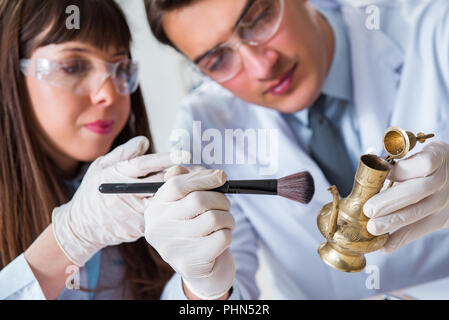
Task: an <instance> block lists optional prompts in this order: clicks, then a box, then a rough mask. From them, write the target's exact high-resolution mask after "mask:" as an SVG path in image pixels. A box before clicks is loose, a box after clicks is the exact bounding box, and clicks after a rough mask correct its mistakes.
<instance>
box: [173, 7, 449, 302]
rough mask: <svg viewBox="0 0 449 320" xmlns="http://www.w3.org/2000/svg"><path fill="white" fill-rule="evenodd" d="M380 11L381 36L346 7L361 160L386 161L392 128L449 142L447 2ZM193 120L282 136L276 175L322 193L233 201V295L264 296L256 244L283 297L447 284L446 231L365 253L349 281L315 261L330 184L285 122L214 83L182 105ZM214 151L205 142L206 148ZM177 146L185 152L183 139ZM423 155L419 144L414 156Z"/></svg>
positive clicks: (233, 174) (352, 295)
mask: <svg viewBox="0 0 449 320" xmlns="http://www.w3.org/2000/svg"><path fill="white" fill-rule="evenodd" d="M376 2H378V1H376ZM377 6H378V8H379V9H380V18H381V29H380V30H369V29H367V28H366V26H365V23H366V20H367V14H366V12H365V11H364V8H363V7H362V8H354V7H351V6H343V7H342V8H341V10H342V14H343V17H344V20H345V23H346V25H347V29H348V34H349V38H350V45H351V55H352V58H351V61H352V72H353V87H354V104H355V109H356V110H355V112H356V114H357V119H358V122H359V130H360V138H361V145H362V149H363V152H367V151H368V150H369V151H370V152H372V153H376V154H378V155H381V154H382V152H383V146H382V136H383V134H384V132H385V130H386V129H387V128H388V127H389V126H391V125H397V126H400V127H402V128H404V129H406V130H409V131H412V132H414V133H418V132H425V133H435V135H436V138H437V139H440V140H443V141H445V142H449V126H448V123H449V122H448V111H449V1H447V0H409V1H388V2H384V3H383V4H377ZM193 120H200V121H201V127H202V128H201V129H202V130H203V131H205V130H206V129H208V128H209V129H210V128H214V129H218V130H219V131H220V132H221V133H222V134H223V137H224V136H225V134H224V130H225V129H234V128H241V129H243V130H246V129H256V130H257V129H259V128H260V129H276V130H278V133H279V140H278V141H279V150H278V156H279V158H278V160H279V170H278V171H277V172H276V173H275V174H273V176H272V177H273V178H279V177H282V176H286V175H288V174H291V173H295V172H298V171H302V170H304V169H307V170H308V171H310V172H311V174H312V175H313V177H314V179H315V187H316V193H315V196H314V198H313V200H312V201H311V203H310V204H308V205H301V204H298V203H295V202H293V201H290V200H286V199H283V198H280V197H277V196H253V195H237V196H230V198H231V200H232V213H233V214H234V217H235V219H236V229H235V232H234V239H233V243H232V248H231V249H232V252H233V255H234V258H235V260H236V264H237V276H236V283H235V285H234V290H237V291H239V294H240V295H241V297H242V298H253V299H254V298H257V295H258V289H257V287H256V284H255V272H256V271H257V267H258V262H257V253H256V252H257V248H258V245H259V244H260V245H261V246H262V248H263V249H264V253H265V257H266V258H267V259H268V261H269V265H270V270H271V271H272V277H273V283H274V286H275V289H276V290H277V292H275V293H273V294H274V296H275V297H277V298H286V299H303V298H307V299H335V298H337V299H359V298H364V297H368V296H374V295H378V294H379V293H383V292H388V291H392V290H398V289H403V288H407V287H411V286H414V285H417V284H421V283H425V282H428V281H431V280H435V279H439V278H443V277H447V276H449V250H448V248H449V230H448V229H443V230H440V231H437V232H434V233H433V234H431V235H428V236H426V237H424V238H422V239H420V240H417V241H415V242H413V243H411V244H409V245H406V246H404V247H403V248H401V249H399V250H397V251H396V252H394V253H393V254H391V255H384V254H382V253H380V252H375V253H370V254H368V255H366V258H367V265H368V267H367V268H366V271H364V272H360V273H355V274H348V273H343V272H340V271H336V270H334V269H332V268H330V267H328V266H327V265H326V264H325V263H324V262H323V261H322V260H321V259H320V258H319V256H318V253H317V248H318V246H319V244H320V243H323V242H324V237H323V236H322V235H321V234H320V232H319V231H318V228H317V224H316V217H317V214H318V212H319V210H320V209H321V207H322V206H323V205H324V204H326V203H328V202H330V201H332V197H331V195H330V193H329V192H328V191H327V188H328V187H329V183H328V181H327V180H326V178H325V177H324V175H323V174H322V173H321V171H320V169H319V167H318V166H317V165H316V164H315V163H314V161H313V160H312V159H311V158H310V157H309V155H308V154H307V153H306V152H304V151H303V150H302V149H301V147H300V146H299V145H298V143H297V141H296V139H295V135H294V133H292V132H291V129H290V128H289V127H288V126H287V124H286V122H285V121H284V119H283V118H282V117H281V115H280V114H279V113H278V112H276V111H274V110H270V109H267V108H263V107H260V106H255V105H250V104H248V103H246V102H244V101H242V100H240V99H238V98H236V97H234V96H233V95H232V94H230V93H229V92H226V91H225V90H223V89H222V88H220V87H219V86H218V85H216V84H214V83H207V84H204V85H203V86H202V87H200V88H199V89H197V90H196V91H195V92H194V93H193V94H191V95H190V96H189V97H188V98H187V100H186V101H185V102H184V104H183V105H182V108H181V112H180V114H179V117H178V122H177V125H176V126H175V127H176V128H183V129H186V130H187V131H191V130H192V125H193V124H192V121H193ZM177 138H179V136H178V137H177ZM206 140H207V139H206ZM208 143H210V142H209V141H203V147H204V146H205V145H207V144H208ZM175 145H176V147H180V146H181V145H184V146H187V144H186V142H185V141H183V140H182V139H181V140H178V141H177V142H176V143H175ZM240 147H242V146H240ZM190 148H192V141H190ZM421 148H422V145H417V146H416V148H415V149H414V150H413V153H414V152H417V151H419V150H421ZM190 150H191V151H192V149H190ZM223 150H224V147H223ZM223 158H224V157H223ZM210 167H215V168H223V169H224V170H225V171H226V173H227V174H228V177H229V179H257V178H259V173H260V171H259V169H260V166H259V165H257V164H256V165H250V164H240V165H237V164H224V165H219V164H212V165H210ZM264 178H269V177H267V176H265V177H264ZM367 272H368V273H367ZM178 280H179V279H178ZM178 280H174V281H172V282H171V284H170V285H169V286H168V287H167V289H166V291H169V292H172V296H173V297H179V296H180V292H181V291H180V290H182V289H180V281H178Z"/></svg>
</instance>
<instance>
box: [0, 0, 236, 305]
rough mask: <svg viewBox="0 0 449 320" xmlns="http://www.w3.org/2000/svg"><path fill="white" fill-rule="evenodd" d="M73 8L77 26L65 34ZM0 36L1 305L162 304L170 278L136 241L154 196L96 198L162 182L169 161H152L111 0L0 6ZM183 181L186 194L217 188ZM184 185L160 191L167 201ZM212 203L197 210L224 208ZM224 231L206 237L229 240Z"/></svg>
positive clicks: (0, 1) (122, 26) (124, 35)
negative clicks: (112, 186) (39, 301)
mask: <svg viewBox="0 0 449 320" xmlns="http://www.w3.org/2000/svg"><path fill="white" fill-rule="evenodd" d="M73 5H75V6H77V8H78V9H79V10H80V18H81V28H80V29H68V28H66V19H67V18H68V17H69V15H68V14H66V8H67V7H69V6H73ZM0 30H2V32H1V35H0V50H1V52H2V54H1V55H0V106H1V114H0V121H1V125H0V130H1V143H0V148H1V151H0V157H1V163H0V177H1V179H0V183H1V186H0V269H2V270H1V271H0V299H2V298H4V299H22V298H25V299H36V298H47V299H56V298H59V299H87V298H89V299H93V298H95V299H130V298H133V299H147V298H148V299H158V298H160V297H161V293H162V290H163V288H164V285H165V284H166V282H167V280H168V279H169V278H170V276H171V275H172V273H173V271H172V269H171V268H170V266H169V265H168V264H166V263H165V262H164V261H163V260H162V259H161V258H160V256H159V255H158V254H157V252H156V251H155V249H156V250H158V248H155V249H153V248H152V247H151V246H150V245H149V244H148V243H147V242H146V241H145V239H144V238H143V236H147V237H148V238H150V237H149V236H148V234H145V232H146V229H147V226H146V224H145V219H144V214H145V212H146V210H147V211H148V210H149V209H148V207H151V204H152V203H153V205H152V208H154V207H155V205H154V201H156V200H154V199H156V197H154V199H153V198H147V197H145V196H144V195H142V196H140V195H126V196H122V195H108V196H106V195H101V194H100V193H99V192H98V186H99V185H100V184H101V183H105V182H142V181H143V182H148V181H154V180H155V179H160V178H161V174H157V173H158V172H161V171H162V170H164V169H167V168H169V167H172V166H173V163H172V161H171V158H170V156H169V155H167V154H151V155H150V153H153V151H154V150H153V149H152V144H151V136H150V131H149V125H148V118H147V115H146V112H145V106H144V103H143V99H142V95H141V92H140V89H139V88H138V85H137V65H136V64H134V63H133V62H132V61H131V59H130V41H131V36H130V31H129V28H128V26H127V23H126V20H125V18H124V15H123V13H122V11H121V10H120V8H119V7H118V6H117V5H116V4H115V3H114V1H112V0H109V1H106V0H101V1H98V0H77V1H75V0H68V1H67V0H45V1H44V0H14V1H12V0H0ZM111 150H113V151H111ZM186 172H187V171H186V170H185V169H181V170H180V169H179V168H178V169H176V167H175V170H174V171H173V170H172V171H171V173H170V174H169V175H171V176H173V175H177V174H180V173H181V174H184V175H183V176H188V174H185V173H186ZM192 175H194V177H195V179H194V181H195V185H194V186H190V187H189V188H190V189H189V190H190V191H196V190H205V189H208V188H213V187H218V186H219V185H221V184H223V183H224V180H225V176H224V174H223V172H219V171H210V170H201V172H196V173H195V172H194V173H192ZM143 177H146V178H143ZM211 177H212V178H211ZM189 179H190V180H189ZM189 181H192V179H191V178H183V179H178V182H177V184H178V185H177V189H176V188H174V187H172V188H171V190H168V191H170V192H171V194H173V193H175V194H176V196H175V197H173V199H178V200H179V199H183V198H184V197H185V196H186V194H187V193H186V192H185V188H184V187H185V184H188V183H189ZM166 185H167V187H165V190H161V191H160V192H167V189H169V187H170V185H169V184H168V183H166ZM171 185H173V184H171ZM180 186H181V188H179V187H180ZM183 188H184V193H182V192H178V193H176V190H182V189H183ZM175 189H176V190H175ZM75 191H76V192H75ZM158 193H159V192H158ZM158 193H156V195H157V194H158ZM200 194H201V192H200ZM147 196H148V195H147ZM204 197H205V195H201V196H200V197H196V198H195V199H194V200H192V199H190V201H191V202H192V203H193V204H194V205H193V207H194V206H195V204H197V203H195V201H196V202H198V201H199V202H203V203H204V201H203V200H202V199H203V198H204ZM215 197H219V198H217V201H216V202H215V203H216V204H214V206H215V208H210V206H209V207H207V208H202V210H203V211H202V212H205V211H208V210H210V209H220V210H223V211H226V212H227V211H228V210H229V203H228V201H227V200H226V198H224V196H222V195H215ZM159 198H163V197H162V196H161V197H159ZM151 201H153V202H151ZM167 204H168V205H169V204H170V201H166V202H165V204H164V205H165V206H167ZM169 207H170V206H169ZM172 207H173V206H172ZM191 207H192V206H191ZM152 210H153V209H152ZM171 210H173V209H171ZM189 210H190V209H189ZM186 211H188V209H186ZM153 212H154V210H153ZM227 213H228V214H229V212H227ZM189 214H191V213H189ZM200 214H201V213H200ZM229 216H230V215H229ZM147 220H148V219H147ZM232 223H233V221H231V219H229V217H228V218H227V222H226V223H223V224H222V226H218V227H217V226H216V225H215V226H214V228H215V229H216V230H220V229H223V230H220V232H224V233H225V234H226V235H227V237H225V238H226V239H229V238H230V236H229V232H230V231H229V230H231V229H232V228H233V225H232ZM213 231H215V230H213ZM222 242H223V245H225V243H224V241H222ZM227 242H229V241H227ZM223 248H224V247H223ZM164 249H166V247H164ZM222 251H223V250H222ZM209 259H210V257H209ZM175 266H176V265H175ZM78 270H79V273H78V274H77V276H75V278H74V279H71V278H70V276H72V278H73V274H74V272H75V271H78ZM68 279H69V280H74V282H75V287H76V285H77V282H80V283H81V290H70V284H71V282H70V283H69V281H68ZM78 280H79V281H78ZM65 286H66V288H64V287H65ZM72 287H73V284H72Z"/></svg>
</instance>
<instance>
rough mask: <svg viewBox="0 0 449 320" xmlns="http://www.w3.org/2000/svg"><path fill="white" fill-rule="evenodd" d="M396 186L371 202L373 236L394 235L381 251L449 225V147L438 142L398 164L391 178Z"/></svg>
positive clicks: (368, 208)
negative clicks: (389, 233) (388, 233)
mask: <svg viewBox="0 0 449 320" xmlns="http://www.w3.org/2000/svg"><path fill="white" fill-rule="evenodd" d="M388 178H389V179H390V180H391V181H395V184H394V185H393V187H391V188H390V189H386V190H384V191H382V192H380V193H378V194H377V195H375V196H373V197H372V198H371V199H369V200H368V201H367V202H366V204H365V206H364V212H365V215H366V216H367V217H369V218H371V219H370V220H369V221H368V224H367V229H368V231H369V232H370V233H371V234H373V235H381V234H384V233H387V232H392V231H394V230H396V231H395V232H393V233H392V234H391V235H390V238H389V240H388V241H387V243H386V244H385V246H384V247H383V248H382V252H384V253H391V252H393V251H395V250H396V249H398V248H400V247H402V246H403V245H405V244H407V243H409V242H412V241H414V240H416V239H418V238H420V237H423V236H425V235H427V234H428V233H430V232H433V231H437V230H439V229H442V228H444V227H448V226H449V223H448V221H449V145H448V144H446V143H444V142H440V141H436V142H433V143H430V144H428V145H427V146H425V147H424V148H423V151H422V152H419V153H417V154H415V155H413V156H411V157H410V158H408V159H405V160H400V161H398V162H397V163H396V164H395V165H394V166H393V168H392V170H391V172H390V174H389V177H388Z"/></svg>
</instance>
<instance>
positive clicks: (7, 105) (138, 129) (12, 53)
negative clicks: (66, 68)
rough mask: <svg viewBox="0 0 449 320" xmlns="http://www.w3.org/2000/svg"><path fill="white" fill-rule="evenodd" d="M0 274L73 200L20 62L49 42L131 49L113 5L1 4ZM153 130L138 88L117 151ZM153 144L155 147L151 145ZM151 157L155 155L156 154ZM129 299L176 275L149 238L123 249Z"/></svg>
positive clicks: (23, 0) (26, 0) (99, 1)
mask: <svg viewBox="0 0 449 320" xmlns="http://www.w3.org/2000/svg"><path fill="white" fill-rule="evenodd" d="M71 5H75V6H77V7H78V8H79V10H80V21H81V26H80V29H68V28H66V19H67V18H68V17H69V14H67V13H66V8H67V7H69V6H71ZM0 30H1V33H0V269H1V268H3V267H4V266H6V265H7V264H8V263H9V262H11V261H12V260H13V259H15V258H16V257H17V256H18V255H20V254H21V253H22V252H24V251H25V250H26V249H27V248H28V247H29V246H30V245H31V243H32V242H33V241H34V240H35V239H36V238H37V237H38V235H39V234H41V233H42V232H43V231H44V229H45V228H46V227H47V226H48V225H49V224H50V223H51V212H52V210H53V209H54V208H55V207H58V206H60V205H62V204H64V203H66V202H68V201H69V200H70V198H71V196H72V195H71V193H70V191H69V190H67V188H66V187H65V185H64V183H63V178H62V177H63V172H62V171H60V170H59V169H58V168H57V166H56V165H55V163H54V162H53V161H52V159H50V157H49V156H48V155H47V154H45V153H44V152H43V151H42V150H43V149H44V148H42V144H43V143H46V144H47V145H48V144H49V143H50V142H49V141H48V139H46V138H45V137H44V133H43V131H42V130H41V129H40V127H39V124H38V121H37V119H36V118H35V116H34V114H33V111H32V110H33V109H32V107H31V102H30V98H29V95H28V92H27V89H26V88H27V87H26V84H25V79H24V76H22V74H21V72H20V64H19V61H20V59H23V58H29V57H30V56H31V54H32V52H33V51H34V50H35V49H37V48H39V47H42V46H46V45H49V44H60V43H64V42H67V41H81V42H84V43H88V44H91V45H93V46H95V47H97V48H99V49H102V50H107V49H108V48H111V47H112V48H128V50H129V48H130V42H131V33H130V30H129V27H128V25H127V22H126V20H125V17H124V14H123V12H122V11H121V9H120V8H119V7H118V5H117V4H116V3H115V2H114V1H113V0H0ZM139 135H143V136H146V137H148V138H149V139H150V141H151V135H150V129H149V122H148V117H147V114H146V111H145V105H144V101H143V98H142V94H141V91H140V89H139V90H138V91H137V92H136V93H134V94H132V95H131V116H130V119H129V121H128V123H127V125H126V127H125V128H124V129H123V131H122V132H121V133H120V134H119V136H118V137H117V138H116V140H115V141H114V144H113V146H112V148H111V150H112V149H113V148H115V147H116V146H118V145H121V144H123V143H125V142H126V141H128V140H129V139H131V138H132V137H135V136H139ZM152 145H153V144H151V146H152ZM150 149H151V150H149V151H148V153H152V152H154V150H153V148H152V147H151V148H150ZM118 248H119V250H120V253H121V256H122V257H123V259H124V262H125V265H126V267H125V270H126V271H125V275H124V279H123V280H124V281H125V282H124V283H126V284H127V286H128V289H129V290H130V293H131V298H135V299H158V298H160V294H161V292H162V289H163V287H164V285H165V283H166V282H167V280H168V279H169V278H170V276H171V275H172V272H173V271H172V270H171V269H170V268H169V267H168V265H167V264H165V263H164V262H163V261H162V259H161V258H160V257H159V256H158V254H157V253H156V252H155V250H154V249H153V248H152V247H151V246H150V245H148V244H147V243H146V241H145V239H144V238H141V239H140V240H138V241H136V242H134V243H129V244H122V245H119V246H118Z"/></svg>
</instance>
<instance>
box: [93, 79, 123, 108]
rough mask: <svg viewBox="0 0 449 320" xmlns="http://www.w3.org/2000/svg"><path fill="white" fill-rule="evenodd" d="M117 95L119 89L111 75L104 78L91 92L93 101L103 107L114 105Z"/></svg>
mask: <svg viewBox="0 0 449 320" xmlns="http://www.w3.org/2000/svg"><path fill="white" fill-rule="evenodd" d="M116 97H117V91H116V89H115V85H114V82H113V81H112V79H111V77H110V76H108V77H107V78H106V79H104V80H103V81H102V83H101V84H100V86H99V87H98V89H94V90H93V92H92V93H91V100H92V103H93V104H94V105H98V106H101V107H108V106H110V105H112V104H113V103H114V101H115V100H116Z"/></svg>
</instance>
